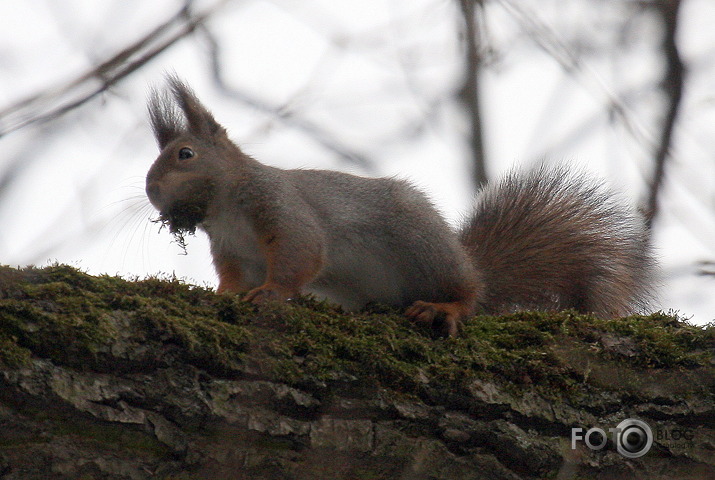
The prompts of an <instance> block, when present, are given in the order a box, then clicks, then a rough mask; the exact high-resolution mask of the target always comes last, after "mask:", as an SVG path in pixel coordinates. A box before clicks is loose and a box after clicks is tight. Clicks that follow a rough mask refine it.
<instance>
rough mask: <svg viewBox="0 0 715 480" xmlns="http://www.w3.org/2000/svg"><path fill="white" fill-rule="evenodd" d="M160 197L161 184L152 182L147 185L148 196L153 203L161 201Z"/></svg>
mask: <svg viewBox="0 0 715 480" xmlns="http://www.w3.org/2000/svg"><path fill="white" fill-rule="evenodd" d="M159 195H161V187H159V182H151V183H147V185H146V196H147V197H149V201H150V202H151V203H156V201H157V200H159Z"/></svg>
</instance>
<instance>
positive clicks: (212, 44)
mask: <svg viewBox="0 0 715 480" xmlns="http://www.w3.org/2000/svg"><path fill="white" fill-rule="evenodd" d="M201 33H203V34H204V36H205V38H206V40H207V42H208V45H209V52H210V55H209V58H210V61H211V74H212V76H213V80H214V83H215V84H216V86H217V87H218V88H219V89H220V90H221V91H222V92H223V93H224V94H225V95H227V96H228V97H230V98H233V99H235V100H238V101H240V102H241V103H243V104H245V105H248V106H250V107H251V108H255V109H256V110H259V111H261V112H264V113H267V114H269V115H271V116H273V117H274V118H277V119H279V120H280V121H282V122H283V123H285V124H287V125H289V126H291V127H293V128H296V129H298V130H300V131H302V132H303V133H304V134H306V135H307V136H308V137H309V138H311V139H312V140H314V141H316V142H318V143H319V144H320V145H322V146H323V147H324V148H326V149H327V150H329V151H331V152H333V153H335V154H337V155H338V156H339V157H340V158H341V159H342V160H344V161H345V162H347V163H350V164H353V165H357V166H359V167H360V168H362V169H363V170H365V171H366V172H369V173H371V172H373V171H374V163H373V161H372V160H370V159H369V158H368V157H367V156H365V155H363V154H362V153H359V152H357V151H355V150H354V149H352V148H350V147H348V146H347V145H345V144H344V143H342V142H340V141H339V140H338V139H337V138H335V137H334V136H333V135H331V134H330V132H328V131H326V130H324V129H323V128H321V127H320V126H318V125H316V124H315V123H313V122H311V121H309V120H307V119H305V118H301V117H300V116H299V115H297V114H296V113H295V112H294V111H291V110H289V109H287V108H285V107H284V106H280V105H270V104H268V103H267V102H265V101H263V100H260V99H258V98H255V97H253V96H251V95H249V94H247V93H245V92H242V91H240V90H237V89H235V88H232V87H230V86H229V85H228V84H227V83H226V81H225V79H224V75H223V69H222V67H221V47H220V45H219V42H218V41H217V40H216V38H215V37H214V36H213V35H212V33H211V31H210V30H209V29H207V28H205V27H204V28H202V29H201Z"/></svg>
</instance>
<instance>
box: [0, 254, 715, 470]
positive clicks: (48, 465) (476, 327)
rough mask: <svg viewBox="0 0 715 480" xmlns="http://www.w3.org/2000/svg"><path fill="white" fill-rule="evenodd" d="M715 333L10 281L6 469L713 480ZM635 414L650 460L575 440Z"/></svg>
mask: <svg viewBox="0 0 715 480" xmlns="http://www.w3.org/2000/svg"><path fill="white" fill-rule="evenodd" d="M714 330H715V329H714V328H713V327H710V328H696V327H692V326H689V325H687V324H685V323H684V322H682V321H679V320H678V319H676V318H674V317H671V316H667V315H662V314H656V315H652V316H650V317H630V318H627V319H622V320H617V321H601V320H596V319H594V318H590V317H587V316H578V315H575V314H572V313H568V312H566V313H561V314H549V315H546V314H538V313H524V314H519V315H512V316H509V317H487V316H482V317H476V318H475V319H473V320H471V321H469V322H467V324H466V325H465V326H464V329H463V332H462V334H461V335H460V336H459V337H458V338H456V339H439V338H433V336H432V334H431V332H429V331H426V330H420V329H416V328H414V327H413V326H412V325H409V324H408V322H407V321H405V320H403V319H402V318H401V317H400V316H399V315H397V314H395V313H394V312H389V311H385V310H384V309H382V310H380V309H378V308H375V309H373V310H372V311H369V312H364V313H361V314H359V315H346V314H343V313H342V312H340V311H338V310H336V309H334V308H333V307H331V306H329V305H325V304H321V303H318V302H314V301H310V300H301V301H299V302H297V303H296V304H294V305H276V306H271V307H266V308H262V309H256V308H255V307H253V306H250V305H247V304H244V303H242V302H240V301H238V300H237V299H235V298H233V297H228V296H219V295H214V294H213V293H212V292H210V291H208V290H206V289H202V288H197V287H191V286H187V285H184V284H183V283H181V282H179V281H176V280H171V279H169V280H159V279H147V280H142V281H135V282H128V281H125V280H121V279H118V278H114V277H92V276H89V275H85V274H83V273H81V272H78V271H77V270H74V269H72V268H70V267H66V266H54V267H49V268H46V269H42V270H40V269H29V270H23V271H19V270H15V269H10V268H0V478H2V479H8V480H9V479H13V480H14V479H23V480H28V479H43V480H45V479H78V478H82V479H149V478H153V479H154V478H160V479H198V478H200V479H243V478H250V479H306V480H307V479H331V480H332V479H345V480H347V479H351V480H352V479H445V480H447V479H449V480H453V479H536V478H559V479H561V478H564V479H565V478H602V479H619V478H623V479H629V480H632V479H638V478H643V479H646V478H647V479H666V478H668V479H672V478H679V479H704V478H715V429H714V427H713V426H714V425H715V411H714V409H713V406H714V405H715V385H714V384H715V380H714V376H713V346H714V345H715V340H714V339H715V332H714ZM627 418H637V419H640V420H643V421H645V422H646V423H647V424H648V425H649V426H650V428H651V429H652V431H653V435H654V442H653V446H652V448H651V449H650V451H649V452H648V453H647V454H645V455H644V456H642V457H640V458H633V459H630V458H626V457H624V456H622V455H620V454H619V453H618V452H617V451H616V448H615V446H614V444H613V442H612V441H610V440H609V442H608V444H607V445H606V446H605V448H603V449H602V450H599V451H592V450H590V449H589V448H587V447H586V445H585V444H584V442H583V441H579V442H577V443H576V448H575V449H572V448H571V429H572V428H574V427H581V428H584V429H585V430H586V429H588V428H591V427H600V428H603V429H604V430H607V429H608V428H610V427H615V426H616V425H617V424H618V423H619V422H621V421H622V420H624V419H627Z"/></svg>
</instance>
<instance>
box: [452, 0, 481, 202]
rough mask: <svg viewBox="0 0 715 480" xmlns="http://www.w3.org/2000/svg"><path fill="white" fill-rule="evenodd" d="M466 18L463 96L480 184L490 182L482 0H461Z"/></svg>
mask: <svg viewBox="0 0 715 480" xmlns="http://www.w3.org/2000/svg"><path fill="white" fill-rule="evenodd" d="M459 3H460V6H461V7H462V16H463V18H464V42H465V52H464V53H465V78H464V85H463V86H462V91H461V95H460V97H461V99H462V103H463V104H464V108H465V109H466V111H467V115H469V122H470V128H469V144H470V147H471V153H472V177H473V180H474V185H475V186H476V187H477V188H479V187H481V186H482V185H484V184H486V183H487V171H486V153H485V151H484V136H483V133H482V112H481V104H480V98H479V74H480V70H481V64H482V59H481V54H480V51H479V47H480V46H479V32H478V28H477V14H478V10H479V11H481V12H482V13H483V8H482V0H459Z"/></svg>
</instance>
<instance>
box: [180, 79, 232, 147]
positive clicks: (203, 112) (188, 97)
mask: <svg viewBox="0 0 715 480" xmlns="http://www.w3.org/2000/svg"><path fill="white" fill-rule="evenodd" d="M168 81H169V87H170V88H171V92H172V93H173V94H174V98H175V99H176V101H177V102H178V104H179V106H180V107H181V110H182V111H183V112H184V115H185V117H186V121H187V123H188V126H189V130H190V131H191V133H193V134H194V135H197V136H202V137H203V136H214V135H222V134H225V133H226V130H225V129H224V128H223V127H222V126H221V125H220V124H219V123H218V122H217V121H216V120H215V119H214V117H213V115H211V112H209V111H208V110H207V109H206V107H204V106H203V105H202V104H201V102H200V101H199V99H198V98H196V95H195V94H194V92H193V90H191V88H190V87H189V86H188V85H186V84H185V83H184V82H182V81H181V80H180V79H179V78H177V77H176V76H173V75H171V76H169V77H168Z"/></svg>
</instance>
